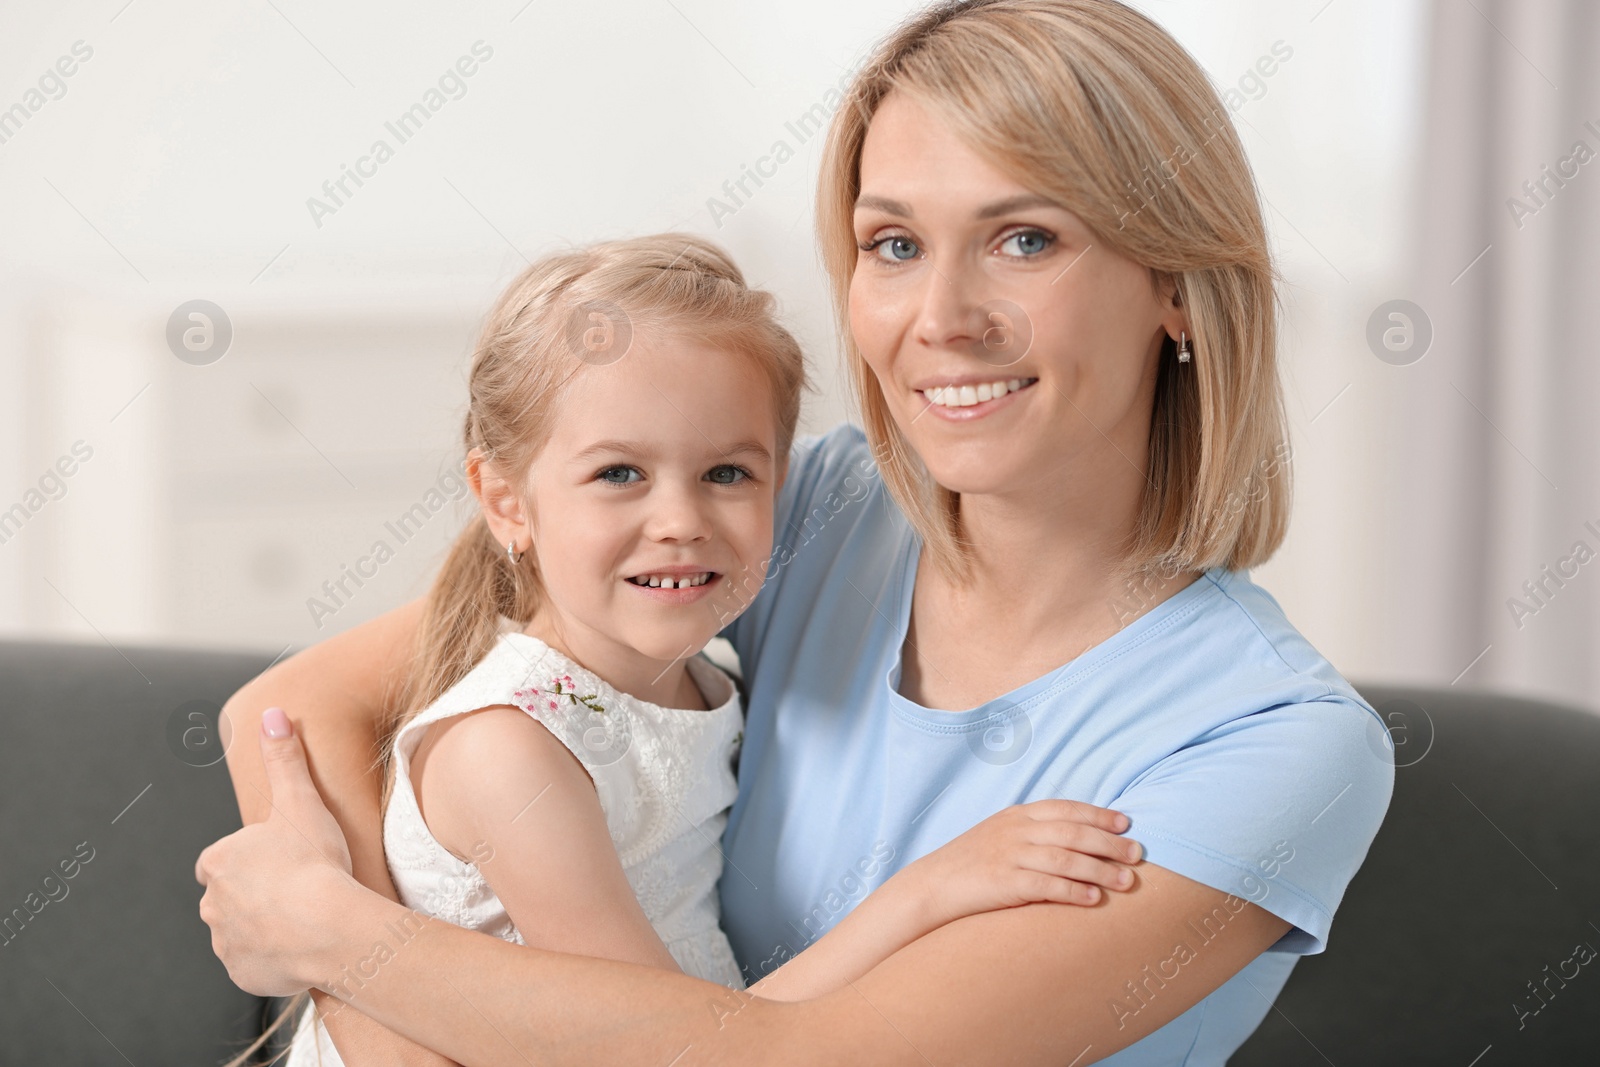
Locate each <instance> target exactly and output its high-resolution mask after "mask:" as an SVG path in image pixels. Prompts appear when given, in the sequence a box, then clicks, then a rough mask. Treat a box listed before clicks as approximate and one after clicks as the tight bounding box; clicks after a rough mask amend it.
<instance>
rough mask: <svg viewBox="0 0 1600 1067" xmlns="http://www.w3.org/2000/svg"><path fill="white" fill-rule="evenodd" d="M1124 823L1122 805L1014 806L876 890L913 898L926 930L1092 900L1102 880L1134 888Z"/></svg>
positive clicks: (1135, 846)
mask: <svg viewBox="0 0 1600 1067" xmlns="http://www.w3.org/2000/svg"><path fill="white" fill-rule="evenodd" d="M1128 825H1129V823H1128V817H1127V816H1126V815H1124V814H1122V813H1121V812H1119V811H1112V810H1110V809H1109V808H1099V807H1095V806H1094V805H1093V804H1082V803H1079V802H1078V801H1075V800H1036V801H1034V802H1033V803H1031V804H1016V805H1013V806H1011V807H1009V808H1006V809H1005V810H1004V811H1002V812H1000V813H999V814H997V815H991V816H990V817H989V818H987V819H985V820H984V821H983V822H981V823H979V824H978V825H977V826H974V827H973V828H972V829H970V830H968V831H967V832H966V833H964V834H962V835H961V836H960V837H958V838H956V839H955V840H953V841H951V842H950V843H949V844H947V845H945V846H944V847H942V848H939V849H936V850H935V851H933V852H930V853H928V854H927V855H926V856H923V857H922V858H921V859H919V860H916V861H914V862H912V863H910V864H907V865H906V866H905V867H904V868H903V869H902V870H901V871H900V872H899V873H897V874H896V875H895V876H894V877H893V878H890V879H889V880H888V881H887V882H885V883H884V884H883V886H882V887H881V888H880V889H879V890H878V891H879V892H880V893H881V892H884V891H886V890H887V891H889V892H892V893H905V894H907V895H908V897H909V898H910V899H912V900H914V901H917V902H918V905H919V908H920V910H919V912H918V914H919V915H920V917H921V920H922V922H923V923H924V924H925V926H926V930H927V931H928V932H931V931H933V930H936V929H938V928H939V927H941V926H943V925H944V924H945V923H949V922H954V921H955V920H956V919H960V918H964V917H965V916H968V915H977V914H980V913H982V912H986V911H994V910H996V909H999V908H1013V907H1017V906H1020V905H1022V904H1032V903H1035V902H1039V901H1054V902H1056V903H1058V904H1085V905H1088V904H1095V903H1097V902H1098V901H1099V900H1100V888H1099V887H1101V886H1104V887H1105V888H1107V889H1115V890H1119V891H1120V890H1127V889H1131V888H1132V887H1133V884H1134V873H1133V870H1132V868H1131V867H1130V866H1126V865H1127V864H1134V863H1138V862H1140V860H1141V858H1142V857H1143V855H1144V850H1143V848H1141V847H1140V845H1139V843H1138V842H1136V841H1130V840H1128V839H1127V838H1123V837H1118V836H1116V835H1118V834H1120V833H1122V832H1123V831H1125V830H1126V829H1127V828H1128ZM897 883H899V884H898V885H897Z"/></svg>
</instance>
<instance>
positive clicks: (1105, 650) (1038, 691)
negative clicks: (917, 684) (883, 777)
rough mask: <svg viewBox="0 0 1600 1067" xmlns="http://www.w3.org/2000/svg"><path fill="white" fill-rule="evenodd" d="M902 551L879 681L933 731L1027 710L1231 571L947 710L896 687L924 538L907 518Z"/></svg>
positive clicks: (1173, 615) (1186, 609)
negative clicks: (1055, 663)
mask: <svg viewBox="0 0 1600 1067" xmlns="http://www.w3.org/2000/svg"><path fill="white" fill-rule="evenodd" d="M900 552H901V561H900V563H901V565H900V571H899V574H898V576H897V577H896V579H895V598H896V599H895V604H896V610H897V613H898V615H897V619H896V622H897V625H898V629H897V631H896V634H897V635H898V640H897V643H896V645H895V648H894V654H893V655H892V656H891V658H890V662H889V667H888V669H887V670H886V671H885V672H884V676H883V685H884V688H885V689H886V690H888V694H889V706H890V708H891V709H892V710H893V711H894V713H895V714H896V715H897V716H898V717H900V718H902V719H905V720H907V721H909V722H912V723H914V724H916V725H918V726H921V727H924V728H930V729H932V730H934V731H935V732H948V731H950V730H951V728H956V729H960V728H962V727H966V726H970V725H971V724H973V723H976V722H983V721H985V720H989V719H992V718H994V717H995V716H996V715H997V714H1001V713H1005V714H1008V715H1009V714H1011V713H1014V712H1017V711H1021V710H1025V709H1026V708H1027V707H1028V706H1029V705H1031V704H1032V703H1034V702H1036V701H1038V700H1040V699H1042V698H1044V697H1046V696H1048V695H1050V694H1053V693H1057V692H1059V691H1061V690H1063V689H1066V688H1068V687H1070V686H1072V685H1074V684H1076V683H1077V682H1078V681H1080V680H1081V679H1083V678H1085V677H1087V676H1088V675H1090V674H1092V673H1093V672H1094V671H1096V670H1099V669H1100V668H1101V667H1103V666H1105V665H1106V664H1107V663H1109V662H1110V661H1111V660H1113V659H1115V658H1116V657H1118V656H1120V655H1123V654H1125V653H1127V652H1129V651H1131V650H1132V649H1134V648H1137V647H1138V646H1139V645H1141V644H1143V643H1144V642H1145V641H1148V640H1151V639H1152V638H1154V637H1156V636H1158V635H1159V634H1161V633H1162V632H1164V631H1165V630H1167V629H1168V628H1170V627H1172V626H1175V625H1177V624H1178V623H1179V622H1180V621H1182V620H1183V619H1184V618H1186V617H1187V616H1189V615H1191V614H1192V613H1194V612H1195V611H1197V610H1199V609H1200V608H1201V607H1202V606H1203V605H1205V604H1206V603H1207V602H1208V601H1210V600H1211V599H1212V598H1213V597H1215V596H1219V595H1221V593H1222V592H1223V590H1224V588H1225V586H1226V585H1227V584H1228V582H1229V580H1230V579H1231V578H1232V577H1233V576H1232V574H1231V572H1229V571H1228V570H1227V569H1226V568H1223V567H1213V568H1211V569H1210V570H1208V571H1205V572H1203V573H1202V574H1201V575H1200V577H1198V578H1196V579H1195V580H1194V581H1192V582H1190V583H1189V584H1188V585H1186V586H1184V587H1183V588H1182V589H1180V590H1178V591H1177V592H1176V593H1174V594H1173V595H1172V596H1170V597H1168V598H1167V599H1165V600H1163V601H1162V602H1161V603H1159V604H1157V605H1156V606H1155V607H1153V608H1151V609H1150V610H1149V611H1147V612H1145V613H1144V614H1143V615H1141V616H1139V617H1138V618H1137V619H1135V620H1133V621H1132V622H1130V623H1129V624H1128V625H1126V626H1124V627H1123V628H1122V629H1120V630H1118V631H1117V632H1116V633H1114V634H1112V635H1111V636H1110V637H1108V638H1106V639H1105V640H1104V641H1101V642H1100V643H1099V644H1097V645H1095V646H1094V647H1092V648H1089V649H1086V650H1084V651H1083V652H1081V653H1080V654H1078V655H1077V656H1075V657H1073V658H1072V659H1070V660H1068V661H1067V662H1066V663H1063V664H1061V665H1060V666H1059V667H1055V668H1053V669H1051V670H1048V671H1046V672H1045V673H1044V674H1041V675H1040V676H1039V677H1037V678H1034V679H1031V680H1029V681H1027V682H1024V683H1023V684H1022V685H1020V686H1018V687H1017V688H1015V689H1013V690H1011V691H1010V692H1009V693H1002V694H1001V695H1000V696H997V697H995V698H993V699H992V700H987V701H985V702H984V703H982V704H979V705H978V706H977V707H974V708H963V709H961V710H959V711H945V710H943V709H940V708H928V707H924V706H923V705H921V704H918V703H917V702H916V701H914V700H912V699H910V698H909V697H906V696H904V695H902V694H901V692H900V688H899V683H900V667H901V662H902V659H903V657H904V656H905V634H906V632H907V628H908V627H909V626H910V623H911V595H912V593H913V591H914V589H915V584H916V583H915V578H916V573H917V561H918V560H919V559H920V558H921V555H922V539H921V538H920V537H918V536H917V534H916V532H915V530H912V529H910V524H907V536H906V538H905V541H904V544H903V545H902V547H901V550H900Z"/></svg>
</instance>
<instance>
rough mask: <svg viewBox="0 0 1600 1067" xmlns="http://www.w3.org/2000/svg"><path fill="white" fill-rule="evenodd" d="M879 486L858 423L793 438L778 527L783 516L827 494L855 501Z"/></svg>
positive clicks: (869, 447) (819, 503)
mask: <svg viewBox="0 0 1600 1067" xmlns="http://www.w3.org/2000/svg"><path fill="white" fill-rule="evenodd" d="M878 485H881V479H880V478H879V476H878V465H877V463H876V462H875V461H874V460H873V456H872V445H871V443H870V442H869V441H868V440H867V435H866V434H865V433H863V432H862V430H861V428H860V427H859V426H856V425H854V424H852V423H848V422H844V423H840V424H839V425H838V426H835V427H834V428H833V429H831V430H828V431H827V432H826V433H820V434H809V435H806V436H802V437H797V438H795V441H794V444H793V445H792V446H791V447H790V449H789V470H788V474H787V476H786V477H785V479H784V483H783V491H782V492H781V494H780V495H779V501H778V512H779V514H778V518H779V524H778V529H780V530H782V529H784V528H786V527H787V525H788V523H787V522H785V521H783V520H784V519H785V518H787V517H789V516H794V515H804V514H807V513H809V512H810V511H811V510H812V509H813V508H814V507H817V506H824V502H825V500H826V499H827V498H828V497H829V495H830V494H831V495H834V496H837V497H839V498H840V499H846V500H859V499H861V498H863V497H864V496H866V495H867V493H868V492H869V491H870V490H871V489H872V488H873V487H875V486H878Z"/></svg>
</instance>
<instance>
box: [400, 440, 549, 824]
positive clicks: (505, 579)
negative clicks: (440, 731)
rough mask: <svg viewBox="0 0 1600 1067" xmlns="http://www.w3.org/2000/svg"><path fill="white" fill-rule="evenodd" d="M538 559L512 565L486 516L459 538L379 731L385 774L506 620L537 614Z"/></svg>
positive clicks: (530, 556) (530, 555)
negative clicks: (414, 725)
mask: <svg viewBox="0 0 1600 1067" xmlns="http://www.w3.org/2000/svg"><path fill="white" fill-rule="evenodd" d="M469 433H470V428H469ZM535 558H536V557H535V554H534V552H533V551H532V548H531V546H530V547H529V549H528V550H527V551H525V552H523V553H522V556H521V562H518V563H513V562H512V561H511V556H510V554H509V553H508V552H507V551H506V546H504V545H497V544H495V542H494V537H493V536H492V535H491V534H490V532H489V524H488V523H487V522H485V521H484V518H483V516H482V515H481V514H479V515H474V516H473V517H472V521H471V522H469V523H468V524H467V527H466V529H464V530H462V531H461V532H460V533H459V534H457V535H456V539H455V543H454V544H452V545H451V546H450V551H449V554H448V555H446V556H445V560H444V564H443V565H442V566H441V567H440V568H439V573H438V574H437V575H436V576H435V577H434V580H433V586H432V587H431V588H430V589H429V590H428V599H427V603H426V606H425V607H424V608H423V614H422V620H421V623H420V625H419V626H418V627H417V647H416V651H415V655H414V657H413V659H412V665H411V671H410V674H409V676H408V678H407V680H406V689H405V692H404V698H403V699H402V701H401V702H400V709H401V710H400V713H399V714H398V715H395V716H394V717H392V718H391V719H390V720H389V721H387V722H385V723H384V724H383V725H382V727H381V729H380V732H379V735H378V740H379V751H380V752H382V753H385V754H386V758H385V759H384V763H385V767H386V771H390V770H392V768H389V767H388V763H389V759H388V758H387V754H389V753H390V751H391V746H392V742H393V739H394V735H395V733H396V732H397V731H398V730H399V729H400V727H401V726H402V725H404V723H405V722H406V720H407V719H409V718H411V717H412V716H413V715H415V713H416V712H417V711H420V710H422V709H423V708H425V707H427V706H428V705H429V704H431V703H433V701H434V700H436V699H438V697H439V696H440V694H442V693H444V692H445V691H446V690H448V689H449V688H450V687H451V686H453V685H455V684H456V683H457V682H459V681H460V680H461V679H462V678H463V677H464V676H465V675H466V674H467V672H468V671H470V670H471V669H472V667H473V666H474V665H475V664H477V662H478V661H479V660H481V659H483V657H484V656H485V655H487V654H488V652H489V650H490V649H491V648H493V647H494V643H495V640H496V639H497V638H498V637H499V635H500V631H501V629H502V623H501V617H502V616H504V617H505V618H507V619H510V620H511V621H513V622H515V623H517V624H519V625H520V624H524V623H526V622H527V621H528V620H529V619H531V618H533V611H534V607H535V606H536V605H537V602H538V596H537V593H538V584H539V583H538V578H537V575H536V573H535V565H534V560H535ZM393 787H394V775H393V774H392V773H385V775H384V782H383V802H382V807H381V808H380V809H379V810H380V811H386V810H388V807H389V794H390V792H391V790H392V789H393Z"/></svg>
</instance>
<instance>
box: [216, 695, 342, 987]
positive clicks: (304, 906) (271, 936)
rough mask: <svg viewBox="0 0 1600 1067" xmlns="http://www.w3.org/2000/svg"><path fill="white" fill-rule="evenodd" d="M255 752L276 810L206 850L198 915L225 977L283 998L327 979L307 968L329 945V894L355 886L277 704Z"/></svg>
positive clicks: (337, 833)
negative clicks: (226, 970) (203, 923)
mask: <svg viewBox="0 0 1600 1067" xmlns="http://www.w3.org/2000/svg"><path fill="white" fill-rule="evenodd" d="M261 756H262V760H263V762H264V763H265V765H266V769H267V786H268V789H269V790H270V792H269V794H268V795H267V797H266V798H265V799H266V801H267V802H268V803H270V804H271V805H272V814H271V815H269V816H268V817H267V819H266V821H264V822H258V823H252V824H251V825H249V826H246V827H244V828H243V829H241V830H237V831H235V832H234V833H232V834H229V835H228V836H227V837H224V838H223V839H222V840H220V841H217V842H215V843H213V844H212V845H210V846H208V847H207V848H206V850H205V851H204V852H202V853H200V858H199V860H197V861H196V863H195V868H194V876H195V880H196V881H198V882H199V883H200V884H201V885H203V886H205V887H206V892H205V895H204V896H202V897H201V898H200V918H201V919H203V920H204V921H205V922H206V924H207V925H208V926H210V927H211V948H212V951H214V952H215V953H216V954H217V957H218V958H219V959H221V960H222V962H223V964H224V965H225V966H226V967H227V968H228V977H230V978H232V979H233V982H234V984H235V985H237V986H238V987H239V988H240V989H243V990H245V991H246V992H250V993H255V994H257V995H259V996H288V995H290V994H292V993H298V992H300V991H301V990H304V989H306V988H308V987H310V986H312V985H318V984H320V982H321V980H323V979H325V978H326V977H327V976H319V975H315V974H312V973H311V970H312V967H311V964H310V961H312V960H314V959H316V958H317V952H318V949H320V948H323V947H325V946H326V945H328V944H331V943H332V941H333V937H332V936H331V931H328V930H327V929H326V928H327V925H328V923H329V922H331V921H333V920H335V919H336V918H337V915H336V914H335V913H336V912H337V908H336V907H333V906H331V905H332V899H331V898H333V897H335V896H336V895H337V894H338V892H339V891H340V890H341V889H343V888H345V887H346V886H347V885H348V886H358V883H357V882H356V881H355V879H354V878H352V877H351V875H350V850H349V849H348V848H347V847H346V845H345V839H344V832H343V831H341V830H340V829H339V824H338V822H336V821H335V820H334V817H333V814H332V813H331V812H329V811H328V808H327V806H326V805H325V804H324V803H323V802H322V797H321V796H320V795H319V794H318V793H317V789H316V786H315V785H313V784H312V782H311V775H310V772H309V771H308V770H307V769H306V761H305V753H304V751H303V750H302V749H301V747H300V738H299V737H298V736H296V735H295V733H294V731H293V729H292V728H291V727H290V725H289V720H288V717H287V716H286V715H284V713H283V711H282V710H281V709H278V708H269V709H267V711H266V712H265V714H263V715H262V717H261Z"/></svg>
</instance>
